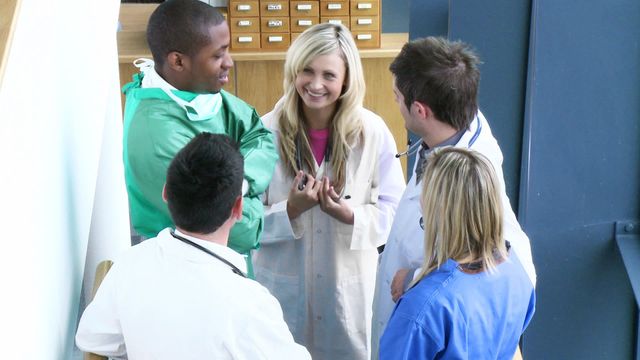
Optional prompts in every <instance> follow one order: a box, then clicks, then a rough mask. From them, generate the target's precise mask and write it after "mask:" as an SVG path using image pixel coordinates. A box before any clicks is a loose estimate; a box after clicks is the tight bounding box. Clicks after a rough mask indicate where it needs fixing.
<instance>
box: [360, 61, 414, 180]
mask: <svg viewBox="0 0 640 360" xmlns="http://www.w3.org/2000/svg"><path fill="white" fill-rule="evenodd" d="M392 61H393V58H374V59H362V67H363V68H364V79H365V82H366V85H367V93H366V95H365V97H364V106H365V107H366V108H367V109H369V110H371V111H373V112H374V113H376V114H378V115H380V117H382V118H383V119H384V121H385V122H386V123H387V126H388V127H389V130H391V134H393V138H394V139H395V141H396V146H397V148H398V151H404V150H405V147H406V144H407V130H406V128H405V127H404V119H403V118H402V115H401V114H400V110H399V109H398V105H397V104H396V103H395V101H394V96H393V90H392V89H393V77H392V76H391V72H390V71H389V65H390V64H391V62H392ZM401 162H402V170H403V175H404V174H406V173H407V157H406V156H403V157H402V158H401ZM405 177H406V176H405ZM405 180H406V179H405Z"/></svg>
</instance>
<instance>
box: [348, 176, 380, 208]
mask: <svg viewBox="0 0 640 360" xmlns="http://www.w3.org/2000/svg"><path fill="white" fill-rule="evenodd" d="M372 193H373V192H372V191H371V181H369V180H367V181H358V182H353V183H351V184H349V186H347V188H346V189H345V192H344V199H345V200H347V202H348V204H349V205H350V206H352V207H354V206H358V205H366V204H371V203H375V201H377V199H378V197H377V194H376V200H375V201H374V200H373V199H372Z"/></svg>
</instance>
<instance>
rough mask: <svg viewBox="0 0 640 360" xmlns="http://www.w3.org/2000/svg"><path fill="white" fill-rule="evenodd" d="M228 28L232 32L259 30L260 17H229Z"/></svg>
mask: <svg viewBox="0 0 640 360" xmlns="http://www.w3.org/2000/svg"><path fill="white" fill-rule="evenodd" d="M229 28H230V29H231V32H232V33H254V32H260V18H256V17H244V18H231V19H230V20H229Z"/></svg>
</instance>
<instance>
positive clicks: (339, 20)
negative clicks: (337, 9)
mask: <svg viewBox="0 0 640 360" xmlns="http://www.w3.org/2000/svg"><path fill="white" fill-rule="evenodd" d="M320 22H321V23H330V24H342V25H344V26H346V27H347V28H348V27H349V26H351V24H349V17H348V16H322V17H320Z"/></svg>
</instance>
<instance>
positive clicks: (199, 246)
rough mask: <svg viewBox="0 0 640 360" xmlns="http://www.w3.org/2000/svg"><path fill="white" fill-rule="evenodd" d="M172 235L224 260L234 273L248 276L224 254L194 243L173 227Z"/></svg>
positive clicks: (244, 276)
mask: <svg viewBox="0 0 640 360" xmlns="http://www.w3.org/2000/svg"><path fill="white" fill-rule="evenodd" d="M171 236H173V237H174V238H176V239H178V240H180V241H182V242H183V243H185V244H188V245H191V246H193V247H195V248H196V249H198V250H201V251H204V252H205V253H207V254H209V255H211V256H213V257H214V258H216V259H218V260H220V261H222V262H223V263H225V264H226V265H227V266H229V267H230V268H231V271H233V273H234V274H236V275H240V276H242V277H243V278H246V277H247V276H246V275H245V274H244V273H243V272H242V270H240V269H238V267H237V266H235V265H233V264H232V263H230V262H229V261H228V260H227V259H225V258H223V257H222V256H220V255H218V254H216V253H214V252H213V251H211V250H209V249H207V248H206V247H204V246H201V245H199V244H196V243H194V242H193V241H191V240H189V239H186V238H184V237H182V236H180V235H178V234H176V233H175V231H173V229H171Z"/></svg>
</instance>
